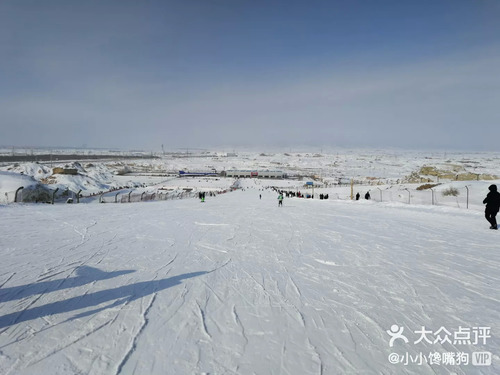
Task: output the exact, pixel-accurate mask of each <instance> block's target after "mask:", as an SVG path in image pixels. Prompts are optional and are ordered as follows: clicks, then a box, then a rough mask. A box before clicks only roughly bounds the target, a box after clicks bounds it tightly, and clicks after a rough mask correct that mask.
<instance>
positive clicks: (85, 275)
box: [0, 266, 135, 302]
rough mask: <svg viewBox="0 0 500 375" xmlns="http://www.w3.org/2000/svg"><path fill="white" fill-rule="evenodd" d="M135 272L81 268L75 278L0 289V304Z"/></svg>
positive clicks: (77, 270)
mask: <svg viewBox="0 0 500 375" xmlns="http://www.w3.org/2000/svg"><path fill="white" fill-rule="evenodd" d="M132 272H135V271H133V270H123V271H114V272H105V271H101V270H100V269H98V268H94V267H89V266H81V267H78V268H77V269H76V276H74V277H68V278H65V279H57V280H51V281H41V282H34V283H32V284H27V285H21V286H14V287H11V288H1V289H0V302H7V301H15V300H18V299H23V298H26V297H29V296H33V295H36V294H44V293H51V292H56V291H58V290H62V289H68V288H76V287H78V286H82V285H85V284H89V283H91V282H93V281H99V280H107V279H112V278H113V277H118V276H121V275H126V274H127V273H132Z"/></svg>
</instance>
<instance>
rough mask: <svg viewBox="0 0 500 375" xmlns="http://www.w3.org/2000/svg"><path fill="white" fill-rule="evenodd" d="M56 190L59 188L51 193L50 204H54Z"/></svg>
mask: <svg viewBox="0 0 500 375" xmlns="http://www.w3.org/2000/svg"><path fill="white" fill-rule="evenodd" d="M58 190H59V188H57V189H56V190H54V192H53V193H52V204H54V199H55V196H56V193H57V191H58Z"/></svg>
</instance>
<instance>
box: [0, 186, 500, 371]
mask: <svg viewBox="0 0 500 375" xmlns="http://www.w3.org/2000/svg"><path fill="white" fill-rule="evenodd" d="M252 194H253V195H255V194H256V193H255V191H252V190H250V191H246V192H235V193H231V194H227V195H225V196H220V197H217V198H213V199H207V201H206V202H205V204H204V205H203V206H202V207H200V204H199V202H197V201H196V200H182V201H175V202H158V203H155V204H148V205H143V204H123V205H99V206H97V205H78V206H71V207H68V206H52V207H44V208H43V209H39V208H38V206H36V205H26V206H17V207H8V209H7V211H6V214H5V215H4V216H3V217H1V218H0V228H3V229H1V230H2V233H1V238H2V245H5V246H2V249H3V248H5V249H8V251H7V253H6V254H5V257H4V259H5V262H4V263H5V264H2V265H1V266H0V275H2V276H1V277H2V279H1V280H0V297H1V298H2V299H1V300H0V302H1V303H0V373H2V374H9V375H12V374H34V373H36V374H38V373H51V374H74V373H86V374H108V373H116V374H117V375H118V374H145V373H147V374H193V373H227V374H268V373H269V374H270V373H272V374H337V373H347V374H358V373H364V374H380V373H384V374H413V373H419V374H448V373H450V372H454V373H456V374H469V373H477V374H495V373H498V372H500V367H499V366H500V365H499V363H498V360H499V358H498V353H499V352H500V350H499V349H500V341H499V339H498V337H500V336H499V335H500V324H499V320H498V311H500V292H499V290H498V281H499V280H500V274H499V273H498V269H500V256H499V251H498V245H497V244H498V233H492V231H488V230H487V229H485V228H486V225H485V222H484V219H483V218H482V216H481V215H478V214H477V213H474V212H470V213H469V212H464V211H458V210H453V209H449V210H442V209H440V210H434V211H433V210H428V209H426V210H422V209H420V208H414V207H412V206H403V205H401V206H398V205H396V206H394V205H392V206H391V205H384V204H377V203H374V202H368V203H365V202H363V204H362V205H361V204H356V203H355V202H338V201H319V200H301V199H285V201H284V206H283V207H279V208H278V207H277V204H276V197H275V195H274V194H273V193H268V192H265V193H264V194H263V197H262V200H258V201H256V202H255V201H252V200H251V199H249V198H250V197H251V196H252ZM248 202H252V203H248ZM21 222H22V223H24V225H25V226H26V228H30V229H29V230H27V232H26V233H25V234H23V236H22V238H20V235H19V233H18V232H16V230H15V229H14V228H16V227H17V226H19V225H20V223H21ZM13 250H14V251H13ZM0 251H1V250H0ZM7 254H8V256H7ZM393 324H398V325H400V326H404V327H405V332H406V333H407V334H408V335H410V334H411V333H412V332H411V331H412V330H418V329H420V328H421V327H422V326H425V327H426V328H427V329H433V330H437V329H438V328H440V327H446V328H447V329H448V330H453V329H457V328H458V326H460V325H461V326H463V327H469V328H472V327H479V326H489V327H491V335H492V337H491V338H490V339H489V341H488V345H486V346H484V345H477V346H475V347H465V348H464V347H463V346H459V345H446V344H438V343H436V344H435V345H423V346H418V345H408V346H406V347H401V346H400V347H398V348H397V350H396V349H393V348H390V347H389V338H390V337H389V336H388V334H387V333H386V331H387V330H388V329H389V328H390V327H391V325H393ZM464 349H465V351H469V352H472V351H490V352H492V353H494V355H495V357H494V363H493V365H492V366H490V367H482V368H475V367H472V366H457V365H448V366H440V367H436V366H430V365H427V364H423V365H421V366H403V365H393V364H390V363H389V361H388V359H387V356H388V355H389V354H390V353H391V352H392V351H396V352H398V353H400V352H405V351H406V352H409V353H410V354H411V355H416V354H417V353H419V352H425V353H429V352H431V351H437V352H439V351H441V352H443V351H447V352H449V351H455V352H459V351H464ZM472 349H474V350H472ZM495 353H496V354H495Z"/></svg>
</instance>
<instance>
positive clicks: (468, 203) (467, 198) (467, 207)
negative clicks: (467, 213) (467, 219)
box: [465, 185, 469, 209]
mask: <svg viewBox="0 0 500 375" xmlns="http://www.w3.org/2000/svg"><path fill="white" fill-rule="evenodd" d="M465 188H466V189H467V209H469V187H468V186H467V185H465Z"/></svg>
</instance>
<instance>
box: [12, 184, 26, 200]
mask: <svg viewBox="0 0 500 375" xmlns="http://www.w3.org/2000/svg"><path fill="white" fill-rule="evenodd" d="M22 189H24V186H21V187H20V188H18V189H17V190H16V195H15V196H14V203H17V193H18V192H19V191H21V190H22ZM22 200H23V199H22V194H21V201H22Z"/></svg>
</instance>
